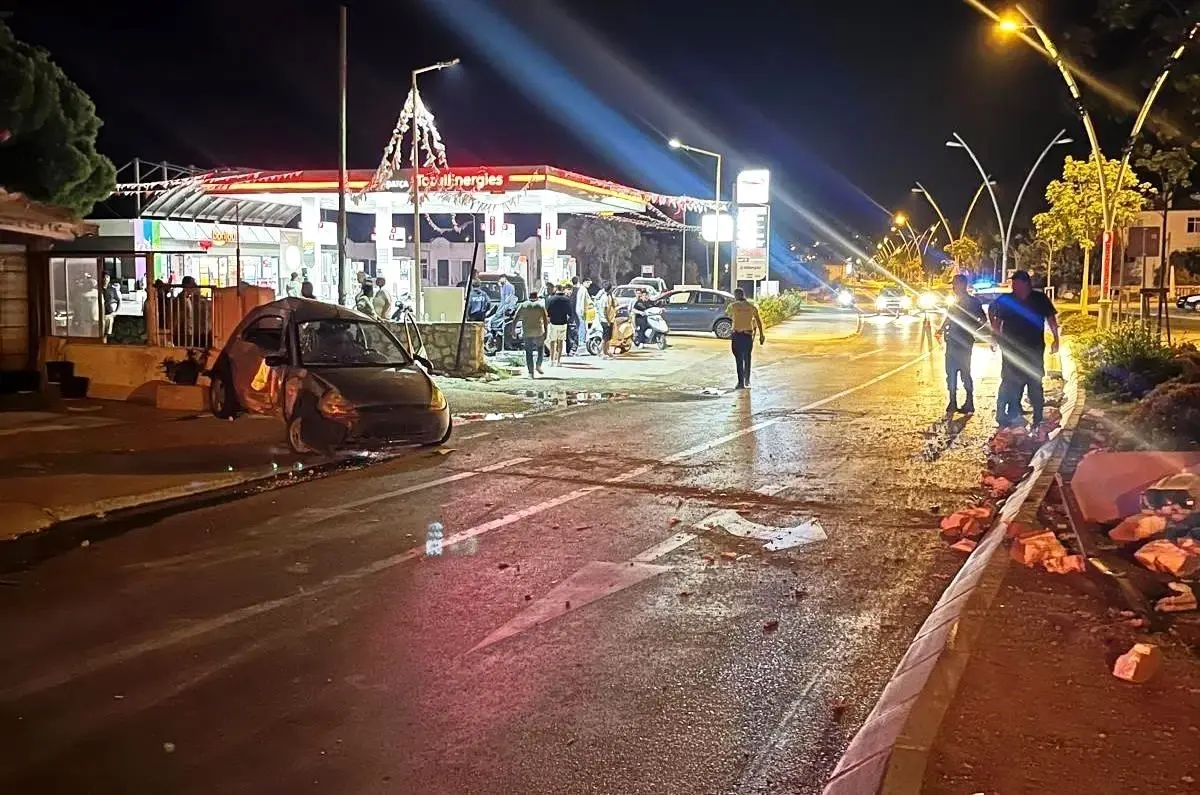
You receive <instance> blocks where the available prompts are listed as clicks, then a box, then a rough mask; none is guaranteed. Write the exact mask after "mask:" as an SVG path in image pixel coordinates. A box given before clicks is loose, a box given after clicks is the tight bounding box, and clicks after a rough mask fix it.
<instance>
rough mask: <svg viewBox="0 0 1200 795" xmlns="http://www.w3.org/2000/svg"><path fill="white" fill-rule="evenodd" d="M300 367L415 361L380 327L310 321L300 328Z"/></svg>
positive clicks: (388, 363) (361, 323)
mask: <svg viewBox="0 0 1200 795" xmlns="http://www.w3.org/2000/svg"><path fill="white" fill-rule="evenodd" d="M299 331H300V363H301V364H303V365H307V366H310V367H316V366H322V365H326V366H330V365H335V366H339V367H347V366H354V365H394V366H400V367H402V366H404V365H407V364H410V363H411V362H412V358H411V357H410V356H409V355H408V353H407V352H406V351H405V350H404V348H402V347H401V346H400V345H399V343H397V342H396V340H395V339H394V338H393V337H392V335H391V334H389V333H388V332H387V330H386V329H384V327H383V326H381V325H380V324H378V323H371V322H369V321H362V320H342V319H332V318H331V319H326V320H310V321H307V322H304V323H301V324H300V328H299Z"/></svg>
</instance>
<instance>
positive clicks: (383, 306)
mask: <svg viewBox="0 0 1200 795" xmlns="http://www.w3.org/2000/svg"><path fill="white" fill-rule="evenodd" d="M385 285H387V279H385V278H383V277H382V276H376V277H375V295H374V297H373V298H372V299H371V305H372V306H373V307H374V308H375V316H376V317H378V318H379V319H380V320H391V318H392V306H393V303H392V295H391V293H389V292H388V291H387V289H386V287H385Z"/></svg>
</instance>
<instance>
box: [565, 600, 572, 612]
mask: <svg viewBox="0 0 1200 795" xmlns="http://www.w3.org/2000/svg"><path fill="white" fill-rule="evenodd" d="M566 609H567V610H570V609H571V602H570V601H569V600H568V602H567V607H566Z"/></svg>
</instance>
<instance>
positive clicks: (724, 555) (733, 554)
mask: <svg viewBox="0 0 1200 795" xmlns="http://www.w3.org/2000/svg"><path fill="white" fill-rule="evenodd" d="M721 557H722V558H724V559H725V560H737V559H738V557H739V556H738V553H737V552H722V553H721Z"/></svg>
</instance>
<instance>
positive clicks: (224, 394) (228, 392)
mask: <svg viewBox="0 0 1200 795" xmlns="http://www.w3.org/2000/svg"><path fill="white" fill-rule="evenodd" d="M208 407H209V409H210V410H211V411H212V413H213V416H214V417H216V418H217V419H221V420H231V419H233V418H234V417H236V416H237V414H238V410H237V399H236V398H235V397H234V396H233V386H232V385H231V384H230V383H229V375H228V372H227V371H226V368H225V367H223V366H220V367H217V368H215V369H214V370H213V371H212V372H211V373H209V374H208Z"/></svg>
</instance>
